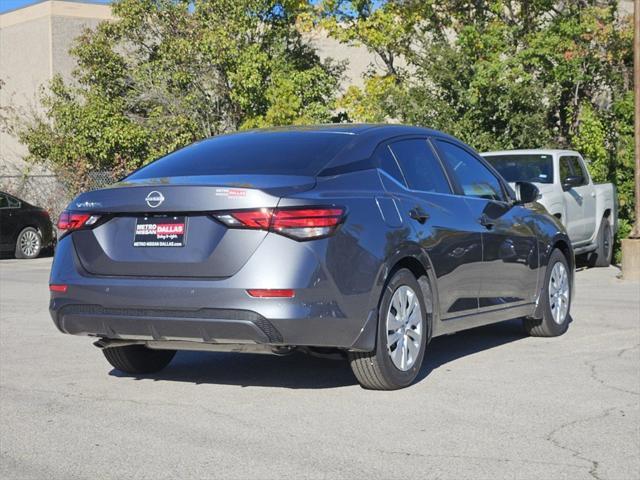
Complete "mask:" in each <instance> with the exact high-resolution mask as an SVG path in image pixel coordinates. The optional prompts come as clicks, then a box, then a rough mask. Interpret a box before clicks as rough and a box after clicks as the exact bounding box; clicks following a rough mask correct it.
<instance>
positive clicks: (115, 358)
mask: <svg viewBox="0 0 640 480" xmlns="http://www.w3.org/2000/svg"><path fill="white" fill-rule="evenodd" d="M102 353H103V354H104V356H105V358H106V359H107V361H108V362H109V363H110V364H111V365H112V366H113V368H115V369H117V370H120V371H121V372H125V373H133V374H139V373H155V372H159V371H160V370H162V369H163V368H164V367H166V366H167V365H169V363H170V362H171V360H172V359H173V356H174V355H175V354H176V351H175V350H154V349H151V348H147V347H145V346H144V345H126V346H124V347H109V348H105V349H103V350H102Z"/></svg>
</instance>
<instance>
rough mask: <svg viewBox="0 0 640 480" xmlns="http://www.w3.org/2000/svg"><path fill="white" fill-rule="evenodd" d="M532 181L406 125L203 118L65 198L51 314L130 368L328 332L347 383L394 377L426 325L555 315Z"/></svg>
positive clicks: (439, 328)
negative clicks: (252, 124) (151, 155)
mask: <svg viewBox="0 0 640 480" xmlns="http://www.w3.org/2000/svg"><path fill="white" fill-rule="evenodd" d="M537 196H538V191H537V189H536V187H535V186H533V185H532V184H529V183H519V184H516V187H515V191H514V190H512V189H511V188H510V187H509V185H508V184H507V183H506V182H505V181H504V180H503V179H502V178H501V177H500V175H499V174H498V173H497V172H496V171H495V170H494V169H493V168H492V167H491V166H490V165H489V164H488V163H487V162H486V161H485V160H484V159H482V158H481V157H480V156H479V155H478V154H477V153H476V152H475V151H473V150H472V149H471V148H470V147H468V146H466V145H465V144H463V143H461V142H460V141H458V140H456V139H455V138H453V137H450V136H448V135H445V134H443V133H441V132H438V131H434V130H428V129H424V128H416V127H408V126H400V125H330V126H321V127H305V128H290V129H271V130H258V131H251V132H244V133H237V134H232V135H223V136H219V137H214V138H211V139H208V140H204V141H201V142H198V143H195V144H193V145H191V146H188V147H186V148H183V149H181V150H178V151H176V152H174V153H172V154H170V155H167V156H165V157H163V158H160V159H159V160H157V161H155V162H153V163H151V164H149V165H147V166H145V167H143V168H141V169H139V170H138V171H136V172H134V173H132V174H131V175H129V176H128V177H127V178H125V179H124V180H123V181H121V182H120V183H118V184H116V185H113V186H112V187H110V188H106V189H103V190H97V191H93V192H90V193H85V194H82V195H80V196H78V197H77V198H76V199H75V200H74V201H73V202H71V204H70V205H69V207H68V210H67V211H66V212H65V213H64V214H63V215H62V216H61V219H60V223H59V225H58V226H59V228H60V229H61V230H63V231H64V232H66V233H65V234H64V236H62V237H61V239H60V241H59V245H58V248H57V251H56V255H55V259H54V262H53V268H52V272H51V285H50V290H51V304H50V310H51V315H52V317H53V320H54V322H55V324H56V325H57V326H58V328H59V329H60V330H61V331H63V332H65V333H70V334H76V335H90V336H94V337H99V340H98V341H97V342H96V345H97V346H99V347H100V348H102V349H103V353H104V355H105V356H106V358H107V360H108V361H109V362H110V363H111V365H113V366H114V367H115V368H117V369H119V370H121V371H124V372H129V373H132V374H145V373H150V372H155V371H159V370H160V369H162V368H164V367H165V366H166V365H168V364H169V362H170V361H171V359H172V357H173V356H174V354H175V352H176V350H181V349H186V350H189V349H191V350H214V351H221V350H224V351H238V352H239V351H249V352H257V351H262V352H265V351H266V352H273V353H277V354H285V353H289V352H291V351H293V350H295V349H299V350H302V351H306V352H309V353H316V354H326V353H328V352H331V351H335V350H338V351H339V352H342V353H344V355H345V356H346V357H347V358H348V359H349V362H350V363H351V366H352V369H353V372H354V374H355V376H356V377H357V379H358V381H359V382H360V383H361V385H363V386H364V387H366V388H372V389H395V388H401V387H404V386H407V385H409V384H411V383H412V382H413V381H414V379H415V378H416V376H417V374H418V372H419V369H420V366H421V363H422V359H423V357H424V355H425V353H427V354H428V348H427V346H428V343H429V340H430V339H431V338H433V337H435V336H438V335H444V334H449V333H453V332H456V331H459V330H464V329H468V328H471V327H476V326H479V325H485V324H489V323H494V322H500V321H503V320H508V319H513V318H523V319H524V320H523V322H524V327H525V328H526V330H527V331H528V332H529V333H530V334H531V335H534V336H556V335H561V334H562V333H564V332H565V331H566V329H567V328H568V325H569V321H570V316H569V306H570V302H571V294H572V285H573V271H574V267H573V252H572V250H571V243H570V241H569V239H568V237H567V234H566V233H565V231H564V229H563V227H562V226H561V224H560V223H559V222H558V220H557V219H556V218H554V217H552V216H550V215H549V214H547V213H546V211H545V210H544V208H542V207H541V206H540V205H539V204H537V203H534V202H535V200H536V199H537Z"/></svg>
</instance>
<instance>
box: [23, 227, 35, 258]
mask: <svg viewBox="0 0 640 480" xmlns="http://www.w3.org/2000/svg"><path fill="white" fill-rule="evenodd" d="M39 249H40V237H39V236H38V233H37V232H36V231H35V230H27V231H26V232H24V233H23V234H22V235H21V236H20V250H21V251H22V253H23V254H24V255H25V256H26V257H33V256H34V255H36V254H37V253H38V250H39Z"/></svg>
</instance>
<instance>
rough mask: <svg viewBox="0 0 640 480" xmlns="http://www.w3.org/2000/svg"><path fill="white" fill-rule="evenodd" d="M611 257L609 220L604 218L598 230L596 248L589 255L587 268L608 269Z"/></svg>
mask: <svg viewBox="0 0 640 480" xmlns="http://www.w3.org/2000/svg"><path fill="white" fill-rule="evenodd" d="M612 255H613V232H612V231H611V225H610V224H609V219H608V218H606V217H604V218H603V219H602V222H601V223H600V230H598V248H597V249H596V251H595V252H593V253H592V254H591V258H590V259H589V266H591V267H608V266H609V265H611V257H612Z"/></svg>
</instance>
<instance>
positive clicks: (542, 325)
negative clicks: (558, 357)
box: [524, 249, 573, 337]
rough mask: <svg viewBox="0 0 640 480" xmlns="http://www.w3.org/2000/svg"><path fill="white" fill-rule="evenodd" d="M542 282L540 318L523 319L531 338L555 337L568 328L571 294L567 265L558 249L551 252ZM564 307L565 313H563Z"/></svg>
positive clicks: (571, 287)
mask: <svg viewBox="0 0 640 480" xmlns="http://www.w3.org/2000/svg"><path fill="white" fill-rule="evenodd" d="M563 271H564V276H563V274H562V272H563ZM544 282H545V283H544V285H545V286H544V289H543V290H542V293H541V298H540V303H541V306H542V318H541V319H537V318H525V319H524V328H525V330H526V331H527V333H528V334H529V335H531V336H532V337H557V336H560V335H562V334H563V333H564V332H566V331H567V329H568V328H569V323H570V322H571V315H570V310H571V296H572V293H573V285H572V284H571V270H569V263H568V262H567V259H566V257H565V256H564V254H563V253H562V252H561V251H560V250H558V249H555V250H553V252H551V255H550V257H549V263H548V265H547V271H546V273H545V280H544ZM564 286H566V290H565V289H564ZM565 307H566V311H565V312H564V313H563V308H565Z"/></svg>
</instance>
